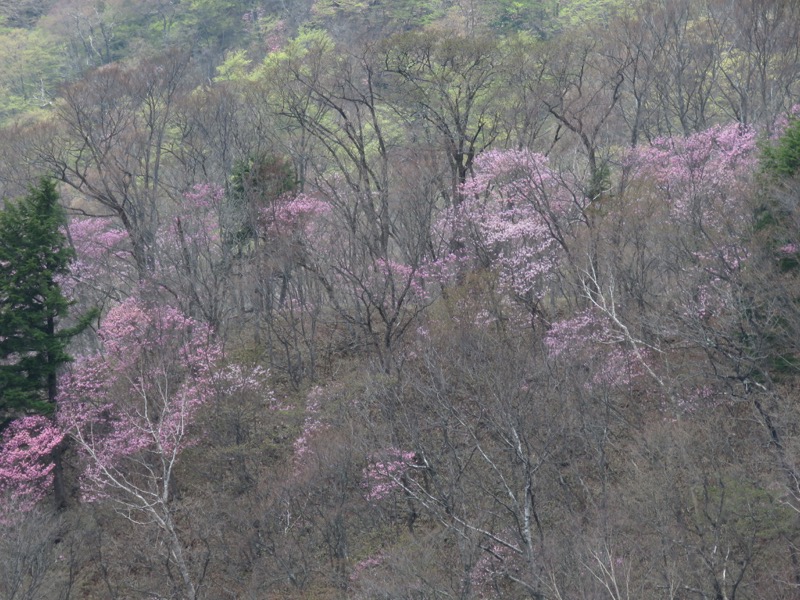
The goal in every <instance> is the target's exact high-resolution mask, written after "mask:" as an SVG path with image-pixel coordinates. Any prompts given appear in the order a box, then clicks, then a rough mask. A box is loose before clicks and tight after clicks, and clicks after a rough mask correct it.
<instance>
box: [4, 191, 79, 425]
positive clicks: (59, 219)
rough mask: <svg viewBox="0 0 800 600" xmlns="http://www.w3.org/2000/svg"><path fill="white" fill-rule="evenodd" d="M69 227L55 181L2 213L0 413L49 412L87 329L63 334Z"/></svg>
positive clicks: (71, 252)
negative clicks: (59, 377) (71, 347)
mask: <svg viewBox="0 0 800 600" xmlns="http://www.w3.org/2000/svg"><path fill="white" fill-rule="evenodd" d="M64 225H65V219H64V214H63V210H62V209H61V207H60V206H59V204H58V194H57V192H56V189H55V184H54V183H53V182H52V181H50V180H48V179H42V180H41V181H40V182H39V185H38V187H35V188H34V187H32V188H31V189H30V192H29V193H28V195H27V196H26V197H24V198H22V199H21V200H19V201H18V202H11V203H9V204H7V205H6V207H5V209H4V210H3V211H2V212H0V265H2V277H0V409H6V410H7V409H26V410H35V411H38V412H47V411H49V410H50V409H51V408H52V406H51V403H52V402H53V400H54V396H55V376H56V371H57V370H58V368H59V367H60V366H61V365H63V364H64V363H66V362H68V361H69V360H70V357H69V355H68V354H67V344H68V343H69V340H70V338H71V337H72V336H74V335H76V334H77V333H78V332H79V331H80V330H81V329H82V328H83V327H84V326H85V322H84V323H82V324H81V325H80V326H78V327H75V328H70V329H62V330H58V329H57V325H58V322H59V321H60V320H61V319H63V318H64V317H66V315H67V312H68V310H69V306H70V304H71V303H70V301H69V300H68V299H67V298H66V297H65V296H64V294H63V292H62V290H61V287H60V285H59V283H58V280H59V278H60V277H63V276H64V275H66V274H67V273H68V272H69V264H70V261H71V260H72V258H73V251H72V249H71V248H70V247H69V245H68V244H67V240H66V237H65V235H64V233H63V231H64Z"/></svg>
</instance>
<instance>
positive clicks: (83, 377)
mask: <svg viewBox="0 0 800 600" xmlns="http://www.w3.org/2000/svg"><path fill="white" fill-rule="evenodd" d="M98 337H99V339H100V341H101V343H102V349H101V351H99V352H97V353H95V354H92V355H89V356H84V357H81V358H79V359H78V360H76V361H75V363H74V364H73V366H72V369H71V370H70V372H69V373H67V374H65V376H64V377H63V378H62V386H61V388H62V391H61V394H60V397H59V414H58V418H59V423H60V424H61V426H62V427H63V428H64V430H65V431H67V432H68V433H69V434H70V435H71V436H72V437H73V439H75V440H76V442H77V446H78V448H79V452H80V453H81V455H82V457H83V462H84V471H83V477H82V481H81V485H82V489H83V493H84V497H85V498H86V499H87V500H90V501H91V500H96V499H98V498H100V497H103V496H104V495H105V494H106V491H107V488H109V487H110V488H118V487H119V481H120V478H123V479H127V478H130V477H133V476H134V475H132V474H131V473H129V472H128V469H132V472H137V471H139V470H140V468H138V467H136V465H141V464H144V463H147V462H149V460H150V459H147V457H148V456H151V457H153V458H155V457H157V456H161V457H167V458H168V459H169V460H170V461H171V460H174V458H175V457H176V456H177V455H178V454H179V453H180V452H181V450H183V449H184V448H186V447H187V446H188V445H190V444H192V443H193V441H194V440H193V438H192V437H191V436H190V435H189V428H190V427H191V425H192V423H193V421H194V418H195V415H196V413H197V411H198V409H199V408H200V407H201V406H202V405H203V404H205V403H206V402H207V401H208V400H209V399H210V398H211V397H212V395H213V394H214V392H215V380H214V370H215V367H216V365H217V364H218V362H219V360H220V358H221V349H220V347H219V345H218V344H217V343H216V342H215V341H214V340H213V338H212V335H211V331H210V329H209V328H208V327H207V326H206V325H203V324H201V323H199V322H197V321H194V320H193V319H190V318H188V317H186V316H185V315H183V314H182V313H181V312H180V311H178V310H176V309H174V308H172V307H168V306H157V305H156V306H153V305H148V304H145V303H143V302H142V301H140V300H138V299H136V298H129V299H128V300H126V301H125V302H123V303H121V304H120V305H118V306H116V307H114V308H113V309H112V310H111V311H109V313H108V315H107V316H106V318H105V319H104V321H103V323H102V324H101V326H100V329H99V330H98ZM170 457H171V458H170ZM143 461H144V462H143ZM153 472H154V471H152V470H151V471H150V473H151V474H152V473H153ZM162 476H163V477H166V475H162ZM151 483H153V484H156V483H158V482H157V481H151Z"/></svg>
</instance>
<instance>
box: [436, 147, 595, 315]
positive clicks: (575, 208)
mask: <svg viewBox="0 0 800 600" xmlns="http://www.w3.org/2000/svg"><path fill="white" fill-rule="evenodd" d="M573 183H574V182H573ZM573 183H571V182H570V181H569V180H568V179H566V178H565V177H563V176H562V175H560V174H559V173H557V172H556V171H554V170H553V169H552V168H551V166H550V165H549V163H548V160H547V158H546V157H545V156H543V155H541V154H537V153H534V152H530V151H528V150H493V151H490V152H486V153H484V154H482V155H481V156H480V157H478V158H477V159H476V161H475V175H474V176H473V177H472V178H471V179H469V180H468V181H467V182H466V183H465V184H464V186H463V190H462V191H463V195H464V197H465V200H464V202H463V203H462V204H461V205H460V206H458V207H456V208H455V209H453V210H452V211H451V213H450V214H449V215H447V219H449V220H450V221H451V225H450V228H451V230H452V233H451V235H452V236H453V238H454V240H455V241H456V243H457V245H460V246H462V247H463V248H464V249H465V251H466V253H467V254H468V255H471V258H472V260H473V261H474V263H475V264H476V265H479V266H483V267H489V268H492V269H494V270H496V272H497V274H498V278H499V282H500V284H501V287H502V288H503V289H504V290H505V292H506V293H507V294H508V295H509V296H510V297H512V298H513V299H514V300H515V301H516V302H518V303H519V304H520V305H521V306H523V307H525V309H526V310H527V311H528V312H529V313H530V314H535V313H536V312H537V311H538V310H539V305H540V303H541V300H542V298H543V297H544V296H545V294H546V293H547V291H548V286H549V284H551V283H552V281H553V279H554V276H555V274H556V271H557V269H558V267H559V265H560V264H561V263H562V262H563V261H564V260H565V259H566V258H568V256H569V253H570V250H571V248H570V246H571V240H572V237H573V235H574V229H575V225H576V224H578V223H582V222H585V214H584V209H585V206H584V203H585V199H584V198H583V196H582V195H581V194H580V193H578V192H577V189H578V188H577V186H575V185H573Z"/></svg>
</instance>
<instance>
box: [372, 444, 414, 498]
mask: <svg viewBox="0 0 800 600" xmlns="http://www.w3.org/2000/svg"><path fill="white" fill-rule="evenodd" d="M414 456H415V453H414V452H408V451H403V450H398V449H397V448H387V449H386V450H384V451H382V452H380V453H378V454H376V455H375V456H373V460H372V462H370V463H369V465H367V467H365V468H364V472H363V481H362V483H361V485H362V487H363V488H364V489H365V490H366V498H367V500H369V501H371V502H374V501H376V500H382V499H383V498H385V497H386V496H388V495H389V494H391V493H392V492H393V491H395V490H397V489H400V488H401V487H402V483H401V480H402V477H403V475H404V474H405V473H406V471H407V470H408V468H409V466H410V465H411V464H413V461H414Z"/></svg>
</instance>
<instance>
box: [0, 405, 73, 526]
mask: <svg viewBox="0 0 800 600" xmlns="http://www.w3.org/2000/svg"><path fill="white" fill-rule="evenodd" d="M63 437H64V435H63V433H62V432H61V430H60V429H59V428H58V427H56V426H55V425H54V424H53V423H52V421H51V420H50V419H48V418H47V417H43V416H41V415H32V416H28V417H22V418H20V419H16V420H14V421H12V422H11V423H10V424H9V425H8V426H7V427H6V429H5V430H4V431H3V432H2V440H1V441H0V524H3V523H6V524H7V523H9V522H11V521H13V520H14V519H15V518H16V516H18V515H20V514H22V513H26V512H29V511H30V510H32V509H33V508H34V506H36V504H37V503H38V502H39V501H40V500H41V499H42V498H43V497H44V496H45V495H46V494H47V493H48V491H49V490H51V489H52V484H53V469H54V467H55V465H54V463H53V461H52V455H53V452H54V451H55V450H56V448H57V447H58V445H59V444H60V443H61V440H62V439H63Z"/></svg>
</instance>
